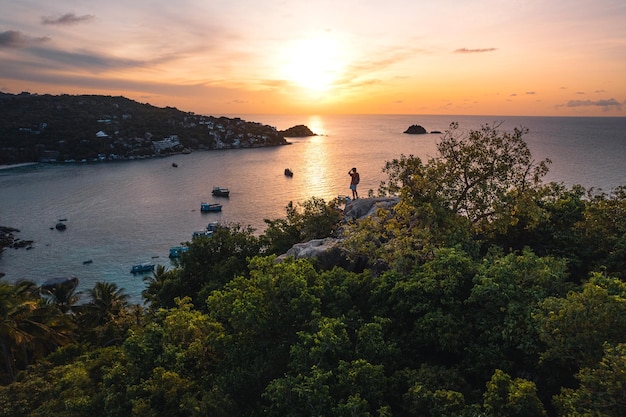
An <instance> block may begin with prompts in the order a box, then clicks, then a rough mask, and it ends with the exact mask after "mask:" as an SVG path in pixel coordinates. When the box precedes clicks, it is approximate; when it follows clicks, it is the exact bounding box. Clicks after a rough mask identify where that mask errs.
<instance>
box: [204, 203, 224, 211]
mask: <svg viewBox="0 0 626 417" xmlns="http://www.w3.org/2000/svg"><path fill="white" fill-rule="evenodd" d="M200 211H222V205H221V204H218V203H204V202H203V203H200Z"/></svg>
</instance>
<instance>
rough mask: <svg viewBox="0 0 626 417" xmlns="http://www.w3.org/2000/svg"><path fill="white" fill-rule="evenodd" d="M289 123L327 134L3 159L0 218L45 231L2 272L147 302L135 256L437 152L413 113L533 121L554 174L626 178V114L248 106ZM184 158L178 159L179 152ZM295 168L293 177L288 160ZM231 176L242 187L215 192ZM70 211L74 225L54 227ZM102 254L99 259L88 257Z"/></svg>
mask: <svg viewBox="0 0 626 417" xmlns="http://www.w3.org/2000/svg"><path fill="white" fill-rule="evenodd" d="M242 118H243V119H245V120H249V121H257V122H261V123H264V124H269V125H272V126H276V127H277V128H278V129H286V128H288V127H291V126H294V125H297V124H305V125H307V126H308V127H309V128H310V129H311V130H312V131H314V132H316V133H318V134H319V136H315V137H310V138H294V139H290V142H292V144H291V145H288V146H281V147H276V148H262V149H241V150H226V151H206V152H194V153H192V154H189V155H176V156H172V157H168V158H159V159H151V160H143V161H132V162H119V163H101V164H85V165H36V166H29V167H23V168H17V169H10V170H0V225H3V226H10V227H15V228H17V229H20V231H21V232H20V233H18V234H17V237H19V238H20V239H23V240H34V241H35V243H34V248H33V249H32V250H25V249H20V250H12V249H7V250H6V251H5V252H4V254H3V255H2V256H0V271H2V272H4V273H6V277H5V278H4V279H5V280H7V281H9V282H12V281H15V280H18V279H22V278H27V279H31V280H33V281H35V282H38V283H41V282H43V281H45V280H46V279H48V278H51V277H56V276H68V275H75V276H77V277H79V279H80V285H79V290H85V289H89V288H92V287H93V285H94V284H95V283H96V282H98V281H110V282H115V283H116V284H118V285H119V286H120V287H123V288H125V289H126V292H127V293H129V294H130V295H131V297H132V301H133V302H140V301H141V298H140V293H141V291H142V290H143V288H144V283H143V281H142V278H141V276H133V275H131V274H130V272H129V271H130V267H131V266H132V265H133V264H137V263H141V262H146V261H152V262H154V263H160V264H163V265H166V266H170V261H169V259H168V253H169V248H170V247H171V246H175V245H178V244H180V243H181V242H185V241H188V240H190V238H191V234H192V233H193V231H195V230H198V229H202V228H204V227H205V226H206V225H207V224H208V223H209V222H211V221H219V222H222V223H229V222H236V223H240V224H242V225H244V226H246V225H250V226H252V227H253V228H255V229H257V231H259V232H261V231H263V230H264V228H265V223H264V221H263V220H264V219H276V218H282V217H284V215H285V210H284V208H285V206H286V205H287V203H288V202H289V201H294V202H303V201H305V200H306V199H308V198H310V197H312V196H316V197H321V198H324V199H325V200H327V201H328V200H330V199H332V198H334V197H336V196H337V195H340V194H348V193H349V190H348V184H349V176H348V174H347V173H348V170H349V169H350V168H351V167H353V166H355V167H357V168H358V170H359V172H360V173H361V184H360V185H359V192H360V194H361V196H365V195H366V194H367V190H368V189H374V190H376V189H377V188H378V185H379V184H380V181H383V180H385V179H386V176H385V174H384V173H383V172H382V167H383V165H384V163H385V162H386V161H388V160H391V159H393V158H398V157H399V156H400V155H401V154H405V155H410V154H412V155H415V156H419V157H421V158H422V159H427V158H429V157H432V156H435V153H436V143H437V141H438V140H439V138H440V135H438V134H430V135H418V136H414V135H406V134H403V133H402V132H403V131H404V130H405V129H406V128H407V127H408V126H410V125H411V124H420V125H422V126H424V127H425V128H426V129H427V130H429V131H433V130H439V131H445V130H446V129H447V128H448V126H449V125H450V123H451V122H455V121H456V122H459V125H460V128H461V129H463V130H464V129H476V128H479V127H480V126H481V125H482V124H485V123H494V122H503V124H502V126H501V129H503V130H507V131H511V130H512V129H513V128H514V127H519V126H524V127H527V128H529V130H530V132H529V133H528V134H527V135H526V136H525V139H526V141H527V143H528V145H529V147H530V149H531V151H532V153H533V156H534V157H535V158H536V159H537V160H541V159H543V158H550V159H551V160H552V161H553V163H552V165H551V167H550V173H549V174H548V176H547V177H546V181H557V182H563V183H565V184H566V185H568V186H569V185H573V184H581V185H583V186H585V187H587V188H589V187H596V188H602V189H604V190H605V191H610V190H611V189H612V188H614V187H617V186H619V185H626V168H625V167H626V118H553V117H550V118H543V117H509V116H507V117H499V116H498V117H488V116H487V117H485V116H432V115H425V116H406V115H397V116H393V115H383V116H371V115H368V116H312V117H307V116H276V115H253V116H252V115H250V116H242ZM174 162H175V163H176V164H177V165H178V167H177V168H174V167H172V163H174ZM285 168H291V169H292V170H293V171H294V176H293V177H292V178H289V177H285V176H284V174H283V171H284V169H285ZM213 186H221V187H228V188H230V190H231V195H230V198H228V199H224V198H217V197H212V196H211V189H212V187H213ZM201 201H207V202H214V201H219V202H221V203H222V204H223V211H222V212H221V213H201V212H200V202H201ZM58 219H67V221H66V224H67V230H65V231H63V232H59V231H57V230H55V229H52V230H51V229H50V228H53V227H54V225H55V224H56V222H57V221H58ZM85 260H92V261H93V262H92V263H90V264H83V261H85Z"/></svg>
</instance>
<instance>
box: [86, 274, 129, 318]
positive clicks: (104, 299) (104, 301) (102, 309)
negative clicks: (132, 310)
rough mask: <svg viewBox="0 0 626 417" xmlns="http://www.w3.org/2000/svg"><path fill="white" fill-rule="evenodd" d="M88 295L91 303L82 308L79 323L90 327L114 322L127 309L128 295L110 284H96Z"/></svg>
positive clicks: (115, 285) (113, 284)
mask: <svg viewBox="0 0 626 417" xmlns="http://www.w3.org/2000/svg"><path fill="white" fill-rule="evenodd" d="M88 294H89V296H90V297H91V301H90V302H88V303H87V304H85V305H84V306H82V308H81V310H82V311H83V314H82V316H81V321H82V322H83V323H85V324H87V325H89V326H90V327H96V326H102V325H104V324H106V323H108V322H110V321H114V320H115V319H116V318H117V317H118V316H119V315H120V314H122V313H123V312H124V311H125V309H126V307H128V294H126V293H125V292H124V289H123V288H119V287H118V286H117V284H115V283H112V282H96V285H95V286H94V287H93V288H92V289H91V290H89V291H88Z"/></svg>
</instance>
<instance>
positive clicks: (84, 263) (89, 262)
mask: <svg viewBox="0 0 626 417" xmlns="http://www.w3.org/2000/svg"><path fill="white" fill-rule="evenodd" d="M92 263H93V260H92V259H87V260H86V261H83V265H89V264H92Z"/></svg>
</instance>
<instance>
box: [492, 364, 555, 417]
mask: <svg viewBox="0 0 626 417" xmlns="http://www.w3.org/2000/svg"><path fill="white" fill-rule="evenodd" d="M483 405H484V409H485V416H486V417H501V416H507V417H527V416H545V415H546V410H545V408H544V406H543V404H542V402H541V401H540V400H539V398H538V397H537V387H536V386H535V384H534V383H532V382H531V381H528V380H525V379H522V378H515V379H512V378H511V377H510V376H509V375H508V374H506V373H505V372H502V371H501V370H499V369H496V371H495V372H494V373H493V376H492V377H491V380H490V381H489V382H488V383H487V391H486V392H485V394H484V404H483Z"/></svg>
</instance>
